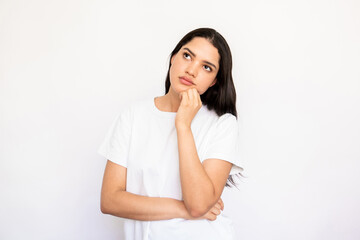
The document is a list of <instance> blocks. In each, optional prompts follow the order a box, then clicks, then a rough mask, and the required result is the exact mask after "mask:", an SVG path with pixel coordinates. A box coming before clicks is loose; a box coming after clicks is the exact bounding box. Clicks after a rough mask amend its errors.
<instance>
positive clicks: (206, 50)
mask: <svg viewBox="0 0 360 240" xmlns="http://www.w3.org/2000/svg"><path fill="white" fill-rule="evenodd" d="M184 48H189V49H190V51H192V52H193V53H194V54H195V55H196V58H199V59H201V60H204V61H209V62H211V63H213V64H216V65H218V63H219V60H220V55H219V51H218V50H217V48H215V47H214V45H212V44H211V43H210V42H209V41H208V40H207V39H205V38H202V37H195V38H193V39H192V40H191V41H190V42H188V43H187V44H185V45H184V46H182V49H184Z"/></svg>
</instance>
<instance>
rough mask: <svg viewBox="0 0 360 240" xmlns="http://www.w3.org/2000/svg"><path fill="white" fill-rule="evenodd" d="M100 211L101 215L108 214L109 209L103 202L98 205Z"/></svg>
mask: <svg viewBox="0 0 360 240" xmlns="http://www.w3.org/2000/svg"><path fill="white" fill-rule="evenodd" d="M100 211H101V212H102V213H103V214H109V208H108V206H107V205H106V204H105V203H104V202H103V201H101V203H100Z"/></svg>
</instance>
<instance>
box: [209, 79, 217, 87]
mask: <svg viewBox="0 0 360 240" xmlns="http://www.w3.org/2000/svg"><path fill="white" fill-rule="evenodd" d="M216 81H217V79H216V78H215V79H214V81H213V82H212V83H211V85H210V87H212V86H214V85H215V83H216Z"/></svg>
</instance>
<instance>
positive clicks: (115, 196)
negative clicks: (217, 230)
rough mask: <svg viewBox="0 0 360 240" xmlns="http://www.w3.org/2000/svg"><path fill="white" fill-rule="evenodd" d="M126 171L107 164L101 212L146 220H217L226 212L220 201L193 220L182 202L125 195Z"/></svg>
mask: <svg viewBox="0 0 360 240" xmlns="http://www.w3.org/2000/svg"><path fill="white" fill-rule="evenodd" d="M126 172H127V170H126V168H125V167H123V166H120V165H118V164H115V163H113V162H111V161H109V160H108V161H107V164H106V168H105V173H104V179H103V185H102V189H101V212H103V213H105V214H111V215H114V216H118V217H122V218H129V219H135V220H143V221H152V220H165V219H172V218H184V219H193V220H195V219H209V220H215V219H216V216H217V215H218V214H220V209H223V204H222V202H219V203H217V205H216V206H214V208H213V209H211V210H210V211H208V212H207V213H206V214H205V215H204V216H202V217H200V218H193V217H192V216H191V215H190V214H189V213H188V211H187V209H186V207H185V205H184V202H183V201H179V200H176V199H172V198H160V197H146V196H141V195H137V194H133V193H129V192H126Z"/></svg>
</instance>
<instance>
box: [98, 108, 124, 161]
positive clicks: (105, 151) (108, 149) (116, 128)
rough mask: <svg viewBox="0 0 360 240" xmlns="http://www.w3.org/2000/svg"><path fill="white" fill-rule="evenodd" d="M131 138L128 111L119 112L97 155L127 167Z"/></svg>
mask: <svg viewBox="0 0 360 240" xmlns="http://www.w3.org/2000/svg"><path fill="white" fill-rule="evenodd" d="M130 136H131V124H130V111H129V109H126V110H123V111H121V112H120V113H119V114H118V115H117V116H116V118H115V120H114V121H113V122H112V124H111V126H110V128H109V130H108V132H107V134H106V136H105V139H104V140H103V142H102V144H101V145H100V147H99V149H98V153H99V154H100V155H102V156H104V157H105V158H106V159H108V160H110V161H112V162H114V163H116V164H119V165H121V166H123V167H127V162H128V161H127V160H128V156H129V148H130Z"/></svg>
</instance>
